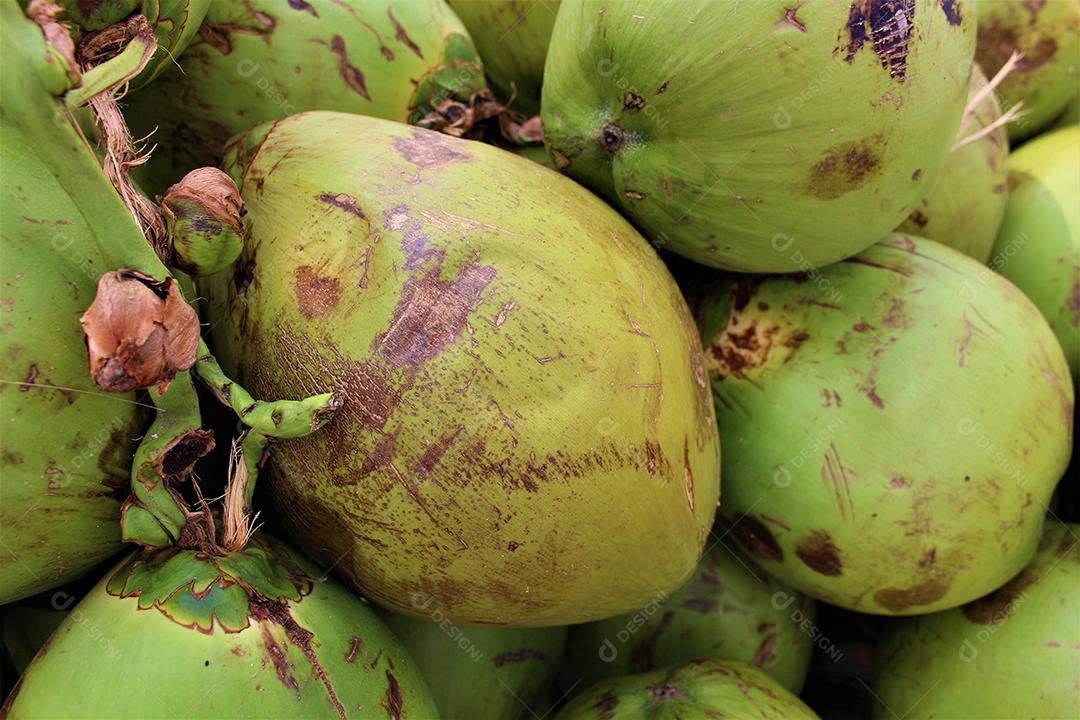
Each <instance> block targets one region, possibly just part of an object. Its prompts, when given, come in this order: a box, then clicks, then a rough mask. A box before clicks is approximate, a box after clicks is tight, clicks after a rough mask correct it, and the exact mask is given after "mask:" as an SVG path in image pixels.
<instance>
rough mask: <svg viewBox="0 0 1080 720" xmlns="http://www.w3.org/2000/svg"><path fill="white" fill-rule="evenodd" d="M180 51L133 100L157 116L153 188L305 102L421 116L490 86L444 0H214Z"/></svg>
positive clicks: (136, 120)
mask: <svg viewBox="0 0 1080 720" xmlns="http://www.w3.org/2000/svg"><path fill="white" fill-rule="evenodd" d="M177 63H178V67H174V68H172V69H171V70H169V71H168V72H165V73H162V75H161V76H160V77H159V78H158V79H157V80H155V81H154V82H153V83H152V84H150V85H149V86H148V87H146V88H145V89H143V90H141V91H140V92H138V93H132V94H131V95H130V96H128V98H127V102H126V108H125V114H126V117H127V119H128V122H129V123H130V125H131V129H132V132H133V133H134V134H135V135H136V136H142V135H147V134H149V133H151V132H152V131H154V129H155V128H157V134H155V135H154V136H153V140H152V141H151V142H157V143H158V147H157V148H156V150H155V151H154V154H153V158H152V160H151V161H150V162H149V163H148V164H147V165H146V166H145V168H144V170H143V171H142V173H141V174H140V180H141V181H142V182H143V184H144V186H145V187H146V189H147V190H148V191H151V192H155V193H161V192H163V191H164V189H165V188H166V187H167V186H169V185H171V184H172V183H174V182H176V181H178V180H179V179H180V178H181V177H182V176H183V175H184V174H185V173H187V172H188V171H190V170H192V169H194V168H196V167H200V166H203V165H216V164H217V163H218V162H219V161H220V160H221V153H222V149H223V146H224V144H225V142H226V141H227V140H228V139H229V137H230V136H232V135H234V134H235V133H238V132H241V131H244V130H247V129H249V128H251V127H254V126H255V125H257V124H259V123H262V122H266V121H271V120H277V119H279V118H283V117H286V116H288V115H292V114H294V113H297V112H303V111H306V110H335V111H342V112H350V113H357V114H362V115H370V116H373V117H381V118H386V119H389V120H397V121H400V122H406V121H409V122H416V121H418V120H419V119H421V118H423V117H424V116H425V115H426V114H427V113H429V112H431V111H432V110H434V109H436V108H437V106H438V105H439V104H440V103H442V102H444V101H446V100H448V99H458V100H463V101H464V100H468V99H469V98H470V97H471V96H472V95H473V94H474V93H476V92H479V91H480V90H483V89H484V87H485V83H484V70H483V67H482V65H481V64H480V60H479V58H478V57H477V54H476V50H475V48H474V47H473V44H472V41H471V40H470V39H469V36H468V33H467V32H466V30H465V27H464V26H463V25H462V24H461V21H460V20H458V19H457V17H456V16H455V15H454V13H453V12H452V11H450V9H449V8H448V7H447V6H446V3H444V2H443V0H375V1H374V2H370V1H368V2H358V1H357V0H311V1H310V2H284V1H278V0H216V1H215V2H213V3H212V6H211V8H210V11H209V12H208V13H207V15H206V19H205V20H204V21H203V24H202V27H201V28H200V30H199V37H198V39H197V40H196V41H195V42H194V43H193V44H192V45H191V46H190V47H189V48H188V49H187V51H186V52H185V53H184V55H183V57H181V58H178V60H177Z"/></svg>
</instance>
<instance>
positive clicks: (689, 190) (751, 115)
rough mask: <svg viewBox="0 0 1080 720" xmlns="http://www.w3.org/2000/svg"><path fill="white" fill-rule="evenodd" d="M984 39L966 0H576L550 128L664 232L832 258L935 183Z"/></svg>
mask: <svg viewBox="0 0 1080 720" xmlns="http://www.w3.org/2000/svg"><path fill="white" fill-rule="evenodd" d="M974 44H975V5H974V3H972V2H962V1H961V0H950V1H949V2H941V1H940V0H856V1H855V2H851V3H847V2H843V3H841V2H813V3H793V2H790V0H755V1H753V2H715V1H714V0H684V1H682V2H677V3H670V4H666V5H664V6H663V8H662V9H661V8H660V7H659V6H658V5H656V4H655V3H652V2H649V1H648V0H589V1H586V2H575V3H568V4H567V5H566V6H565V7H563V8H562V10H561V11H560V12H559V16H558V19H557V20H556V23H555V29H554V32H553V34H552V39H551V46H550V48H549V52H548V59H547V65H546V67H545V74H544V88H543V108H542V111H541V116H542V118H543V124H544V142H545V144H546V145H547V146H548V148H549V149H550V150H551V151H552V153H553V154H554V156H555V159H556V163H557V165H558V166H559V167H560V168H561V169H562V170H563V172H565V173H567V174H569V175H570V176H571V177H573V178H575V179H577V180H579V181H580V182H582V183H584V184H585V185H587V186H588V187H590V188H593V189H594V190H596V191H597V192H599V193H600V194H602V195H603V196H604V197H606V198H607V199H608V201H609V202H610V203H611V204H612V205H613V206H615V207H617V208H619V209H620V210H622V212H623V213H624V214H626V215H627V217H629V218H630V219H631V220H632V221H633V222H634V223H635V224H637V225H638V226H639V227H641V228H642V229H643V231H644V232H645V234H646V236H647V237H648V238H649V239H650V240H651V241H653V242H654V243H656V244H657V245H659V246H661V247H664V248H665V249H668V250H671V251H674V252H676V253H679V254H680V255H684V256H686V257H688V258H690V259H692V260H695V261H697V262H699V263H704V264H706V265H711V266H714V267H720V268H728V269H732V270H740V271H751V272H787V271H792V270H799V269H806V268H808V267H818V266H821V265H827V264H829V263H832V262H835V261H837V260H840V259H841V258H845V257H848V256H849V255H853V254H855V253H857V252H859V251H860V250H863V249H864V248H866V247H868V246H869V245H871V244H872V243H874V242H877V241H878V240H880V239H881V238H882V237H883V236H884V235H885V234H886V233H888V232H889V231H890V230H892V229H893V228H895V227H896V226H897V225H899V224H900V222H901V221H903V219H904V218H905V217H907V215H908V214H909V213H910V212H911V211H912V210H914V209H915V207H916V206H917V205H918V202H919V200H920V198H922V197H923V196H925V195H926V193H927V191H929V189H930V188H931V186H932V184H933V181H934V179H935V177H936V176H937V174H938V171H939V170H940V168H941V166H942V165H943V164H944V163H945V160H946V157H947V155H948V152H949V148H950V147H951V145H952V143H953V138H954V136H955V134H956V130H957V126H958V125H959V123H960V116H961V113H962V110H963V107H964V101H965V99H966V98H967V90H968V75H969V72H970V67H971V63H970V60H971V58H972V55H973V53H974ZM781 234H782V236H781Z"/></svg>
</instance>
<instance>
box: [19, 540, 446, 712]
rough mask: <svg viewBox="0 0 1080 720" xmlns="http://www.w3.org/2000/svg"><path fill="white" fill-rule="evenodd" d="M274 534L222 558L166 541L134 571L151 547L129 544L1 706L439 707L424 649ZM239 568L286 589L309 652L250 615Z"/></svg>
mask: <svg viewBox="0 0 1080 720" xmlns="http://www.w3.org/2000/svg"><path fill="white" fill-rule="evenodd" d="M271 547H272V548H273V549H272V551H271V553H267V552H266V551H264V550H263V549H262V547H261V543H260V542H258V541H256V542H255V544H254V545H252V546H249V547H248V549H246V550H245V551H243V552H242V553H237V554H233V555H230V556H226V557H224V558H219V559H217V561H216V564H217V567H214V565H212V564H211V563H210V562H207V561H205V560H198V559H196V556H195V553H194V551H190V550H186V551H175V554H174V551H171V550H166V551H164V552H165V554H169V555H172V560H171V561H170V562H169V563H165V564H159V565H158V566H157V567H156V568H153V569H149V570H147V569H146V568H145V566H144V567H142V568H140V567H138V566H137V565H136V566H135V567H134V572H137V573H141V574H138V575H134V576H132V577H131V578H130V579H129V580H127V582H126V584H125V582H124V578H125V576H126V575H127V573H128V572H130V571H132V568H133V566H132V563H137V562H138V561H140V560H146V559H147V558H148V557H152V556H149V555H148V554H146V552H145V551H142V553H143V554H141V555H136V556H133V557H131V558H128V559H127V560H125V561H124V562H122V563H121V564H120V565H119V566H118V567H117V569H116V570H115V571H112V572H110V573H109V574H108V575H107V576H106V577H105V578H104V579H103V580H102V581H101V582H100V583H98V585H97V586H96V587H95V588H94V589H93V590H92V591H90V593H89V594H88V595H87V596H86V597H85V598H84V599H83V600H82V601H81V602H80V603H79V604H78V605H77V606H76V607H75V609H74V610H73V611H72V612H71V614H70V616H69V617H68V618H67V619H66V620H65V621H64V622H63V624H62V625H61V626H60V628H59V629H58V630H57V631H56V633H54V634H53V636H52V637H51V638H50V639H49V642H48V644H47V645H46V646H45V647H44V648H43V649H42V650H41V651H40V652H39V653H38V655H37V656H36V657H35V658H34V661H33V663H32V664H31V665H30V667H29V668H28V669H27V671H26V673H25V674H24V675H23V676H22V678H21V679H20V681H19V684H18V685H17V686H16V688H15V690H14V691H13V692H12V695H11V696H10V697H9V698H8V699H7V701H5V707H4V710H5V711H6V717H8V718H9V719H10V720H18V719H20V718H49V719H52V718H101V717H110V718H164V717H170V718H224V717H228V718H267V717H274V718H285V717H288V718H328V717H356V718H360V717H364V718H368V717H381V716H383V715H386V716H387V717H390V718H395V717H398V716H400V717H401V718H418V719H420V720H430V718H433V717H436V715H435V707H434V705H433V704H432V701H431V696H430V694H429V693H428V690H427V686H426V685H425V683H424V679H423V677H422V676H421V675H420V672H419V670H418V669H417V667H416V665H415V663H413V662H412V659H411V658H410V657H409V655H408V652H407V651H406V650H405V648H404V647H402V645H401V643H400V642H398V640H397V639H396V638H395V637H394V635H393V633H391V632H390V630H389V628H387V627H386V625H385V623H383V622H382V621H381V620H380V619H379V618H378V616H377V615H376V614H375V612H374V611H373V610H371V609H370V608H368V607H367V605H366V604H365V603H364V602H363V601H362V600H360V599H359V598H357V597H356V596H354V595H352V594H351V593H350V592H349V591H348V590H346V589H345V588H344V587H342V586H341V585H339V584H338V583H337V582H335V581H333V580H329V579H326V577H325V575H323V573H322V572H321V571H320V570H319V569H318V568H316V567H315V566H314V565H312V564H311V563H310V562H308V561H307V560H305V559H303V558H301V557H300V556H299V555H297V554H296V553H294V552H291V551H289V550H288V549H287V548H285V547H284V546H282V545H281V544H279V543H276V542H274V543H273V545H272V546H271ZM237 582H239V583H243V584H246V585H249V586H253V587H254V588H255V590H256V591H258V592H262V593H263V594H268V593H273V594H270V595H268V596H269V597H274V598H276V597H281V598H283V599H285V600H286V601H287V607H288V613H289V614H290V615H291V617H292V619H293V620H294V621H295V622H296V624H297V625H298V626H299V627H300V628H302V629H303V630H305V631H307V632H310V633H311V634H312V637H311V639H310V641H309V644H310V648H311V651H312V652H313V654H314V660H312V659H311V658H310V657H309V655H308V654H307V653H305V651H304V650H303V649H302V648H301V647H300V646H299V645H298V643H297V642H296V641H295V637H296V634H293V635H292V637H289V636H288V635H287V633H286V631H285V629H284V626H283V625H282V624H281V623H279V622H276V621H274V620H273V618H266V617H265V616H264V618H263V619H261V620H260V619H258V618H256V617H255V616H254V615H249V613H254V612H255V610H254V609H253V608H252V609H249V605H248V595H247V593H246V592H244V591H243V590H242V589H241V587H242V586H241V585H240V584H236V583H237ZM185 585H186V586H187V587H185ZM207 588H210V590H209V592H207V593H206V594H205V596H204V597H202V598H199V597H197V596H196V594H195V593H200V594H202V593H203V592H204V591H205V590H206V589H207ZM140 589H141V594H139V590H140ZM133 593H134V594H133ZM136 595H137V596H138V597H136ZM155 601H156V602H157V603H160V605H161V606H160V607H158V606H157V605H155V604H154V603H155ZM211 613H212V614H211ZM185 624H186V625H185ZM315 661H317V662H318V665H319V666H320V667H321V670H322V673H324V674H325V682H324V680H322V679H320V676H319V674H318V671H317V670H316V667H315ZM90 670H92V671H90ZM148 673H149V675H148ZM132 678H143V681H140V682H134V683H133V682H132V681H131V679H132ZM57 688H63V689H64V691H63V692H57ZM118 688H124V690H123V692H118V691H117V689H118ZM330 688H332V691H333V694H334V696H335V697H336V699H337V701H338V703H340V706H341V708H342V709H343V710H344V712H341V710H339V709H338V708H336V707H335V705H334V702H333V700H332V698H331V689H330ZM394 688H396V692H395V690H394ZM395 695H396V696H397V702H395ZM395 706H399V707H400V713H399V715H395V714H394V713H393V712H392V711H391V708H393V707H395Z"/></svg>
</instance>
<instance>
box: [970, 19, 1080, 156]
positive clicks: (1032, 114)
mask: <svg viewBox="0 0 1080 720" xmlns="http://www.w3.org/2000/svg"><path fill="white" fill-rule="evenodd" d="M1014 52H1020V53H1022V54H1023V58H1022V59H1021V60H1020V62H1019V63H1018V64H1017V66H1016V69H1015V70H1014V71H1013V72H1012V73H1010V74H1009V76H1008V77H1006V78H1005V81H1004V82H1003V83H1002V84H1001V86H1000V88H999V92H1000V94H1001V104H1002V107H1003V108H1004V109H1006V110H1008V109H1009V108H1011V107H1012V106H1014V105H1016V104H1017V103H1020V102H1022V103H1023V104H1024V105H1023V107H1022V108H1021V110H1022V114H1023V116H1022V117H1021V118H1020V120H1019V121H1017V122H1014V123H1011V124H1010V125H1009V128H1008V129H1009V139H1010V140H1012V141H1013V142H1016V141H1018V140H1022V139H1024V138H1028V137H1031V136H1032V135H1035V134H1037V133H1038V132H1039V131H1040V130H1043V129H1044V128H1046V127H1048V126H1050V125H1052V124H1053V123H1054V121H1055V120H1056V119H1057V118H1058V116H1060V115H1061V114H1062V112H1063V111H1064V110H1065V109H1066V106H1067V105H1069V103H1070V102H1074V101H1075V100H1076V98H1077V96H1078V95H1080V76H1078V74H1077V73H1078V68H1077V62H1078V60H1080V6H1078V5H1077V4H1076V3H1075V2H1073V1H1072V0H1051V2H1046V1H1045V0H1041V1H1039V0H1034V1H1032V0H994V1H993V2H984V3H981V4H980V6H979V32H978V41H977V44H976V47H975V57H976V59H977V60H978V62H979V65H980V66H982V69H983V70H985V71H986V73H987V75H993V74H994V73H996V72H997V71H998V70H999V69H1000V68H1001V67H1002V66H1003V65H1004V64H1005V63H1006V62H1007V61H1008V59H1009V57H1010V56H1011V55H1012V54H1013V53H1014Z"/></svg>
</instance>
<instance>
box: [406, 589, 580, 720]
mask: <svg viewBox="0 0 1080 720" xmlns="http://www.w3.org/2000/svg"><path fill="white" fill-rule="evenodd" d="M422 609H423V610H424V612H425V614H426V619H425V620H416V619H414V618H411V617H408V616H405V615H398V614H396V613H390V614H388V616H387V617H386V622H387V624H388V625H389V626H390V629H391V630H393V632H394V635H396V636H397V638H398V639H399V640H401V644H402V645H404V646H405V649H406V650H408V651H409V654H410V655H411V656H412V658H413V659H414V660H415V661H416V664H417V666H418V667H419V668H420V672H421V673H422V674H423V676H424V677H425V678H426V679H427V684H428V688H429V689H430V690H431V696H432V697H433V698H434V700H435V706H436V707H437V708H438V710H439V717H441V718H443V720H516V719H519V718H525V717H533V716H543V714H545V713H546V711H547V710H549V709H550V707H551V706H550V705H549V704H545V700H546V698H545V692H546V690H547V689H548V687H549V686H550V685H551V682H552V680H553V679H554V677H555V668H556V666H557V665H558V663H559V660H560V658H561V657H562V653H563V645H564V644H565V642H566V628H565V627H550V628H460V627H457V626H456V625H453V624H452V623H448V622H447V621H446V619H445V618H444V617H443V616H442V613H441V612H440V611H439V609H438V608H436V607H434V606H430V607H425V608H422ZM530 711H531V714H530Z"/></svg>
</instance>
